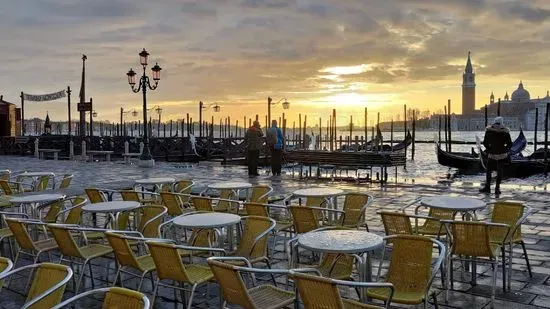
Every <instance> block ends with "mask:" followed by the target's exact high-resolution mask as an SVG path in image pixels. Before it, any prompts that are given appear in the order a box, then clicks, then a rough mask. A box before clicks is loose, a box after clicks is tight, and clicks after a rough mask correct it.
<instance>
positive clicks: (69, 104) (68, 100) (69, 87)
mask: <svg viewBox="0 0 550 309" xmlns="http://www.w3.org/2000/svg"><path fill="white" fill-rule="evenodd" d="M71 92H72V91H71V86H67V114H68V115H67V119H68V122H67V126H68V128H67V132H68V133H67V134H68V135H69V136H71V130H72V128H71Z"/></svg>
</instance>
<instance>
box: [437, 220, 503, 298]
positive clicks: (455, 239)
mask: <svg viewBox="0 0 550 309" xmlns="http://www.w3.org/2000/svg"><path fill="white" fill-rule="evenodd" d="M442 222H443V223H444V224H445V228H446V230H447V233H448V237H450V239H451V249H450V253H449V257H448V261H447V272H448V273H449V279H450V281H451V288H452V287H453V272H454V271H453V261H455V260H460V261H462V260H467V261H476V262H481V263H488V264H491V268H492V269H493V278H492V282H491V284H492V290H491V308H494V302H495V288H496V280H497V268H498V260H499V258H500V259H501V260H502V265H503V267H502V270H503V276H502V277H503V279H505V278H506V274H505V273H504V272H505V270H506V266H505V265H504V264H505V260H506V258H505V256H504V253H505V251H504V250H501V246H500V243H504V242H505V238H506V235H507V234H508V232H509V230H510V227H509V226H508V225H507V224H503V223H489V222H475V221H442ZM493 230H504V231H505V233H504V237H503V239H502V240H501V241H500V242H496V239H494V238H493V239H491V234H492V232H491V231H493ZM500 253H502V254H503V255H500ZM464 256H466V257H470V258H467V259H464V258H463V257H464ZM475 276H476V274H475V273H474V272H473V271H472V282H473V281H474V280H475Z"/></svg>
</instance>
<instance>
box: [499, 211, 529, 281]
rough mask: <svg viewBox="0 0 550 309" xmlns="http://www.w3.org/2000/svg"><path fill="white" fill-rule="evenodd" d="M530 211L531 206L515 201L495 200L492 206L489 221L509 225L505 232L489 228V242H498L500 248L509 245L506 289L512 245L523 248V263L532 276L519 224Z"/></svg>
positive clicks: (509, 272) (509, 279) (510, 273)
mask: <svg viewBox="0 0 550 309" xmlns="http://www.w3.org/2000/svg"><path fill="white" fill-rule="evenodd" d="M531 212H532V209H531V207H529V206H525V205H524V204H523V203H521V202H516V201H497V202H496V203H495V204H494V205H493V207H492V212H491V219H490V221H491V222H493V223H504V224H506V225H508V226H509V227H510V230H509V232H508V233H506V229H498V228H496V229H495V228H493V229H490V230H489V237H490V240H491V242H493V243H496V244H499V245H500V246H501V250H505V247H506V246H508V247H509V251H508V252H509V256H508V258H509V259H510V263H509V265H510V269H509V271H508V289H510V288H511V275H512V269H511V267H512V249H513V246H514V245H517V244H519V245H521V247H522V249H523V256H524V258H525V264H526V265H527V270H528V271H529V276H530V277H533V273H532V271H531V263H529V257H528V256H527V249H526V248H525V242H524V241H523V237H522V234H521V225H522V224H523V223H524V222H525V220H526V219H527V217H528V216H529V215H530V214H531ZM503 252H504V251H503ZM503 284H504V281H503ZM503 289H506V287H505V286H504V287H503Z"/></svg>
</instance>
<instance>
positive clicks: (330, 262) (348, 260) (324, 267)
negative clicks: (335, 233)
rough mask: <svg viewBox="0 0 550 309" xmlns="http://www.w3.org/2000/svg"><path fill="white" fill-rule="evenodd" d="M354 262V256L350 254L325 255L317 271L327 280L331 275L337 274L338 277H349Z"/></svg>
mask: <svg viewBox="0 0 550 309" xmlns="http://www.w3.org/2000/svg"><path fill="white" fill-rule="evenodd" d="M354 261H355V258H354V256H353V255H350V254H338V253H325V254H323V258H322V259H321V262H320V263H319V267H318V269H319V271H320V272H321V273H322V274H323V275H325V276H327V277H329V278H332V277H333V274H338V276H339V277H343V276H344V275H345V274H347V275H349V277H351V274H352V272H353V262H354Z"/></svg>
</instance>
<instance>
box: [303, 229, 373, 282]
mask: <svg viewBox="0 0 550 309" xmlns="http://www.w3.org/2000/svg"><path fill="white" fill-rule="evenodd" d="M383 244H384V240H383V239H382V237H381V236H379V235H376V234H374V233H370V232H367V231H362V230H320V231H311V232H308V233H304V234H300V235H298V246H299V247H302V248H305V249H308V250H311V251H315V252H321V253H336V254H353V255H356V256H357V258H358V260H359V264H360V265H361V266H362V267H360V269H359V278H360V281H362V282H371V281H372V269H371V257H370V253H371V252H373V251H375V250H378V249H380V248H382V246H383Z"/></svg>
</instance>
